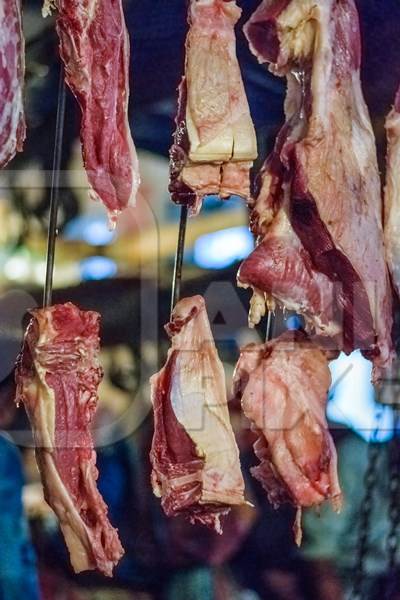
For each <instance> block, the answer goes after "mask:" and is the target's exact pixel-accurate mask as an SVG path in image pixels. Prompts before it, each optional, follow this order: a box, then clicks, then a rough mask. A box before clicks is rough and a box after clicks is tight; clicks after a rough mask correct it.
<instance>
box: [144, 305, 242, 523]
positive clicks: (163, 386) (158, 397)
mask: <svg viewBox="0 0 400 600" xmlns="http://www.w3.org/2000/svg"><path fill="white" fill-rule="evenodd" d="M166 330H167V333H168V335H169V336H170V338H171V348H170V350H169V352H168V358H167V362H166V364H165V365H164V367H163V368H162V369H161V371H159V373H157V374H156V375H153V377H152V378H151V380H150V381H151V397H152V403H153V408H154V437H153V443H152V448H151V453H150V459H151V463H152V467H153V472H152V485H153V491H154V493H155V494H156V495H157V496H159V497H161V503H162V507H163V509H164V511H165V513H166V514H167V515H168V516H176V515H179V514H182V515H185V516H186V517H187V518H188V519H189V520H190V521H191V522H192V523H202V524H204V525H207V526H208V527H211V528H214V529H215V530H216V531H217V532H219V533H221V532H222V527H221V523H220V518H221V516H222V515H225V514H227V513H228V512H229V509H230V507H231V506H233V505H240V504H243V503H244V496H243V494H244V482H243V477H242V473H241V469H240V461H239V452H238V448H237V445H236V441H235V437H234V434H233V431H232V427H231V424H230V420H229V411H228V406H227V394H226V386H225V374H224V370H223V366H222V363H221V361H220V359H219V357H218V353H217V350H216V347H215V343H214V340H213V338H212V333H211V329H210V324H209V321H208V317H207V312H206V307H205V303H204V300H203V298H202V297H201V296H194V297H192V298H184V299H182V300H181V301H180V302H178V304H177V305H176V307H175V309H174V311H173V314H172V318H171V322H170V323H169V324H168V325H167V326H166Z"/></svg>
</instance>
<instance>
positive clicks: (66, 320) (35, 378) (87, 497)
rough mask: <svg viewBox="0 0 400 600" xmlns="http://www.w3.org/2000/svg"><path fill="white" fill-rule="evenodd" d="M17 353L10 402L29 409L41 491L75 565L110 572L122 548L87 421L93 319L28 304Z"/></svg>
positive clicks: (94, 378) (94, 380) (92, 399)
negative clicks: (111, 519) (99, 479)
mask: <svg viewBox="0 0 400 600" xmlns="http://www.w3.org/2000/svg"><path fill="white" fill-rule="evenodd" d="M31 314H32V320H31V322H30V324H29V327H28V329H27V332H26V335H25V340H24V345H23V349H22V352H21V354H20V356H19V359H18V364H17V371H16V382H17V402H21V401H22V402H23V403H24V405H25V408H26V411H27V413H28V416H29V419H30V422H31V425H32V430H33V436H34V441H35V447H36V459H37V463H38V467H39V471H40V475H41V478H42V483H43V487H44V493H45V498H46V501H47V502H48V504H49V505H50V506H51V508H52V509H53V510H54V512H55V513H56V515H57V517H58V519H59V521H60V526H61V530H62V532H63V534H64V538H65V542H66V544H67V546H68V550H69V553H70V558H71V563H72V566H73V568H74V570H75V571H76V572H77V573H79V572H80V571H84V570H87V569H98V570H99V571H101V572H102V573H104V574H105V575H108V576H111V575H112V571H113V568H114V566H115V565H116V564H117V563H118V561H119V560H120V558H121V557H122V556H123V554H124V551H123V549H122V546H121V543H120V541H119V538H118V533H117V531H116V530H115V529H114V528H113V527H112V526H111V524H110V522H109V520H108V517H107V506H106V504H105V503H104V500H103V498H102V497H101V495H100V493H99V491H98V490H97V486H96V480H97V476H98V471H97V468H96V453H95V451H94V449H93V440H92V436H91V433H90V424H91V422H92V419H93V415H94V412H95V410H96V405H97V388H98V386H99V383H100V381H101V378H102V369H101V367H100V364H99V360H98V353H99V319H100V316H99V315H98V314H97V313H95V312H89V311H81V310H79V309H78V308H77V307H76V306H74V305H73V304H71V303H67V304H59V305H56V306H52V307H49V308H42V309H36V310H33V311H32V313H31Z"/></svg>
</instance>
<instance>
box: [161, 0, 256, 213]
mask: <svg viewBox="0 0 400 600" xmlns="http://www.w3.org/2000/svg"><path fill="white" fill-rule="evenodd" d="M240 15H241V9H240V8H239V7H238V6H237V5H236V2H235V1H234V0H231V1H229V0H228V1H227V0H191V2H190V7H189V17H188V20H189V25H190V28H189V32H188V35H187V38H186V64H185V75H184V77H183V79H182V82H181V84H180V88H179V103H178V114H177V117H176V131H175V135H174V144H173V146H172V148H171V153H170V154H171V163H170V164H171V171H170V186H169V190H170V192H171V195H172V199H173V200H174V202H176V203H178V204H186V205H188V206H189V207H190V211H191V213H192V214H197V213H198V212H199V210H200V208H201V204H202V199H203V197H204V196H206V195H208V194H216V195H219V196H220V197H221V198H228V197H229V196H231V195H238V196H243V197H244V198H246V199H247V198H248V197H249V195H250V179H249V172H250V169H251V167H252V164H253V160H254V159H255V158H256V157H257V141H256V136H255V131H254V126H253V123H252V120H251V116H250V111H249V105H248V102H247V98H246V93H245V90H244V86H243V81H242V76H241V72H240V67H239V63H238V60H237V56H236V38H235V29H234V28H235V24H236V23H237V21H238V19H239V18H240Z"/></svg>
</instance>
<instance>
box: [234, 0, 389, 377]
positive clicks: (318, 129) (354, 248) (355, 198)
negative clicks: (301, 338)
mask: <svg viewBox="0 0 400 600" xmlns="http://www.w3.org/2000/svg"><path fill="white" fill-rule="evenodd" d="M245 32H246V35H247V37H248V39H249V42H250V47H251V49H252V51H253V53H254V54H255V55H256V56H257V58H258V60H259V61H260V62H262V63H266V62H269V63H270V70H271V71H272V72H274V73H276V74H277V75H285V76H286V77H287V82H288V88H287V96H286V102H285V113H286V124H285V125H284V127H283V129H282V131H281V133H280V134H279V136H278V139H277V142H276V146H275V150H274V152H273V154H272V156H270V157H269V159H268V160H267V163H266V165H265V167H264V169H263V171H262V173H261V177H260V181H259V184H258V194H257V198H256V201H255V204H254V212H253V215H252V223H253V229H254V231H255V232H256V234H258V235H259V236H261V239H262V238H265V239H266V243H269V241H268V240H269V235H270V232H269V225H270V224H271V223H272V224H273V225H272V226H274V218H275V217H276V215H277V213H279V211H280V210H284V211H285V213H286V216H287V218H288V219H289V221H290V226H291V228H292V230H293V231H292V233H291V234H290V235H291V237H292V241H291V242H290V245H294V246H296V247H297V246H298V240H299V241H300V243H301V246H302V248H303V252H304V253H305V255H307V256H308V257H309V259H310V261H311V263H312V271H313V272H315V271H317V272H319V273H321V274H323V275H324V276H325V277H324V278H320V280H319V283H318V285H320V286H324V287H325V289H321V291H320V297H327V296H328V295H329V294H330V293H331V290H332V291H333V294H334V297H333V299H332V304H333V316H334V318H333V323H332V325H333V330H337V327H338V326H339V327H340V329H341V336H340V338H339V336H336V337H337V341H338V347H339V348H341V349H344V350H345V351H346V352H351V351H352V350H353V349H355V348H360V349H361V350H362V351H363V352H364V354H365V355H366V356H367V357H369V358H372V359H373V361H374V367H375V368H374V379H375V380H376V379H379V377H380V375H381V371H382V369H384V368H385V367H387V366H388V365H389V364H390V362H391V358H392V343H391V337H390V334H391V325H392V314H391V293H390V284H389V278H388V273H387V268H386V265H385V257H384V247H383V235H382V203H381V193H380V182H379V175H378V169H377V161H376V150H375V140H374V134H373V131H372V127H371V123H370V119H369V115H368V111H367V108H366V105H365V102H364V99H363V96H362V90H361V84H360V59H361V50H360V32H359V23H358V15H357V11H356V8H355V5H354V2H353V0H341V1H339V0H324V1H321V0H319V1H315V0H285V1H282V0H281V1H279V0H264V1H263V2H262V3H261V5H260V7H259V8H258V9H257V10H256V12H255V13H254V14H253V16H252V17H251V19H250V21H249V22H248V23H247V25H246V26H245ZM294 235H296V236H297V238H298V240H297V239H296V240H295V239H294ZM244 273H245V275H246V277H245V276H244ZM293 273H294V271H293V270H292V271H290V272H288V277H289V278H291V282H292V284H293V285H294V286H295V288H297V282H295V281H294V279H293ZM313 278H314V281H315V277H314V276H313ZM265 279H266V280H270V281H272V280H273V273H271V276H270V277H269V278H268V277H265ZM327 279H329V280H330V282H331V286H330V288H331V289H330V290H329V285H327ZM240 281H241V283H242V284H247V285H253V277H252V274H251V273H250V272H249V270H247V271H246V269H243V268H242V271H241V274H240ZM253 287H256V286H253ZM287 287H288V289H289V282H288V286H287ZM261 291H262V292H263V293H265V294H266V295H267V296H271V295H273V293H272V290H271V288H270V286H269V285H267V286H265V289H262V290H261ZM280 300H281V301H282V303H283V304H285V305H286V304H288V305H289V304H291V303H292V302H293V299H292V298H291V296H290V294H288V296H287V298H286V299H285V298H283V299H282V298H281V299H280ZM326 305H327V306H328V307H330V305H331V303H330V302H327V304H326ZM305 317H306V318H307V319H308V321H309V324H310V325H311V326H314V325H315V323H316V322H317V320H318V321H323V322H325V323H331V316H330V315H329V314H325V315H322V314H315V315H314V316H313V315H312V314H310V312H309V311H308V313H307V312H306V311H305ZM325 333H326V334H327V335H332V327H331V326H329V327H328V328H327V329H326V332H325Z"/></svg>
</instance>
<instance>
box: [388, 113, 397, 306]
mask: <svg viewBox="0 0 400 600" xmlns="http://www.w3.org/2000/svg"><path fill="white" fill-rule="evenodd" d="M386 131H387V136H388V154H387V170H386V173H387V174H386V187H385V244H386V258H387V262H388V265H389V268H390V271H391V274H392V280H393V284H394V286H395V289H396V291H397V294H398V295H399V296H400V113H398V112H396V111H395V110H394V109H393V110H392V111H391V112H390V113H389V115H388V117H387V119H386Z"/></svg>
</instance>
